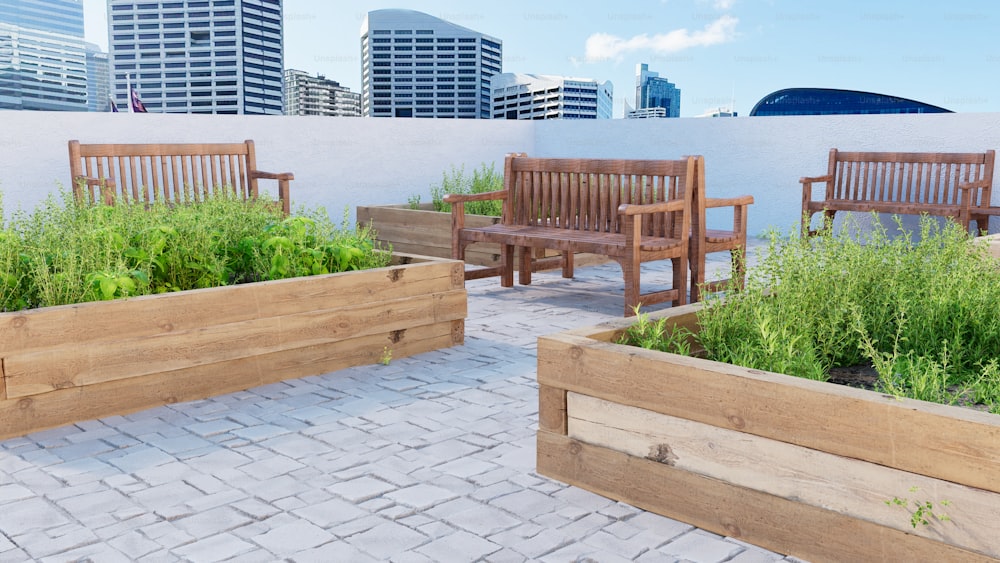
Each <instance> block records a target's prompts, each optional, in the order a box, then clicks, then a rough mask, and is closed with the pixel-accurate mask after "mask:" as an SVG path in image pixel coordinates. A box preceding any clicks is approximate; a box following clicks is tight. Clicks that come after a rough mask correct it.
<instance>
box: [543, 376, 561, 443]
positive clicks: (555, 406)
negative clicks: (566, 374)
mask: <svg viewBox="0 0 1000 563" xmlns="http://www.w3.org/2000/svg"><path fill="white" fill-rule="evenodd" d="M566 422H567V420H566V391H565V390H564V389H557V388H555V387H549V386H548V385H539V386H538V428H539V429H541V430H546V431H548V432H555V433H556V434H566Z"/></svg>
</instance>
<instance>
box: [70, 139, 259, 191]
mask: <svg viewBox="0 0 1000 563" xmlns="http://www.w3.org/2000/svg"><path fill="white" fill-rule="evenodd" d="M69 157H70V171H71V173H72V179H73V192H74V194H76V196H77V197H78V198H79V197H81V196H85V198H86V199H87V200H89V201H92V202H93V201H100V199H102V198H104V199H106V196H107V194H103V196H102V193H101V190H102V184H105V185H107V186H108V188H109V189H113V190H114V194H115V197H120V198H124V199H125V200H126V201H138V202H150V201H153V200H154V199H157V198H158V199H162V200H163V201H168V202H187V201H199V200H201V199H202V198H203V197H204V196H205V195H206V194H208V193H212V192H215V191H216V190H219V189H227V190H231V191H232V192H233V193H235V194H238V195H239V196H240V197H242V198H244V199H248V198H255V197H257V179H256V178H254V177H252V176H251V175H250V173H249V172H250V171H253V170H256V168H257V162H256V154H255V152H254V146H253V141H250V140H248V141H245V142H242V143H209V144H81V143H80V142H78V141H70V142H69ZM81 178H91V179H95V180H97V181H96V182H95V181H91V182H86V181H84V182H82V183H83V185H82V186H81V185H80V184H81V181H80V179H81ZM81 190H85V192H81Z"/></svg>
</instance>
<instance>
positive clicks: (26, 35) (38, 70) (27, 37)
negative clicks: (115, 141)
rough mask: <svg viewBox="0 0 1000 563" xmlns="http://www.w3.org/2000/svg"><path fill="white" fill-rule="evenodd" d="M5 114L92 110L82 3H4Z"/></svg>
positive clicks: (0, 67) (1, 75)
mask: <svg viewBox="0 0 1000 563" xmlns="http://www.w3.org/2000/svg"><path fill="white" fill-rule="evenodd" d="M0 109H14V110H47V111H86V110H87V57H86V52H85V48H84V41H83V4H82V3H81V2H80V0H0Z"/></svg>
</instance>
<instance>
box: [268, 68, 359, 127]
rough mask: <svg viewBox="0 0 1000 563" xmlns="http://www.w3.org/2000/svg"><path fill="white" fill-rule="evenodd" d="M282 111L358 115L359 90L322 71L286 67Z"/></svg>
mask: <svg viewBox="0 0 1000 563" xmlns="http://www.w3.org/2000/svg"><path fill="white" fill-rule="evenodd" d="M285 115H328V116H360V115H361V94H359V93H357V92H351V90H350V88H346V87H344V86H341V85H340V83H339V82H336V81H334V80H330V79H328V78H326V77H325V76H323V75H322V74H319V75H316V76H315V77H313V76H309V73H307V72H304V71H301V70H295V69H291V68H289V69H285Z"/></svg>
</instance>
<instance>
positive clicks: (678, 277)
mask: <svg viewBox="0 0 1000 563" xmlns="http://www.w3.org/2000/svg"><path fill="white" fill-rule="evenodd" d="M687 263H688V261H687V260H686V259H684V258H671V260H670V267H671V269H672V270H673V271H674V272H673V273H674V287H673V288H674V289H676V290H677V299H674V301H673V302H672V303H671V304H672V305H673V306H674V307H677V306H678V305H684V304H686V303H687V281H688V264H687Z"/></svg>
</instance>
